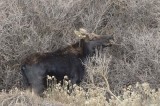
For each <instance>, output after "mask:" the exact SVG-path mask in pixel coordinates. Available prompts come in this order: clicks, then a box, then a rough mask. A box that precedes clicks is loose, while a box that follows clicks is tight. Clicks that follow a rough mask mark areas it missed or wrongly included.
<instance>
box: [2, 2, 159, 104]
mask: <svg viewBox="0 0 160 106" xmlns="http://www.w3.org/2000/svg"><path fill="white" fill-rule="evenodd" d="M159 23H160V1H159V0H0V90H3V91H2V92H1V93H0V103H1V105H2V106H8V105H9V106H38V105H40V106H63V105H71V106H74V105H78V106H146V105H148V106H151V105H153V106H159V105H160V98H159V96H160V90H159V88H160V26H159ZM81 27H83V28H86V29H87V30H89V31H90V32H94V33H96V34H100V35H101V34H103V35H110V34H113V35H114V36H115V40H116V45H114V46H113V47H112V48H111V49H106V50H105V51H103V53H98V52H97V54H96V55H95V56H94V57H93V58H90V59H88V61H87V62H86V63H84V64H85V65H86V69H87V74H86V78H85V80H84V81H83V82H82V85H81V87H75V89H74V91H73V93H72V94H70V95H68V94H67V93H66V90H65V89H64V88H63V87H58V88H56V87H55V88H54V89H53V90H52V91H48V92H46V95H47V96H46V97H45V98H40V97H37V96H35V95H34V94H31V93H30V92H27V91H21V90H20V89H21V88H22V87H21V74H20V64H21V61H22V60H23V59H24V58H25V57H26V56H27V55H29V54H31V53H33V52H47V51H55V50H57V49H58V48H63V47H65V46H67V45H69V44H72V43H74V42H76V41H77V40H78V38H76V37H75V36H74V34H73V31H74V30H75V29H79V28H81ZM93 63H94V64H93ZM137 82H139V83H137ZM146 82H147V83H146ZM131 85H132V86H131ZM57 86H58V85H57ZM15 87H18V89H14V88H15ZM11 89H12V90H11ZM8 91H9V92H8ZM6 92H7V93H6Z"/></svg>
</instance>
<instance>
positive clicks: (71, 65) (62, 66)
mask: <svg viewBox="0 0 160 106" xmlns="http://www.w3.org/2000/svg"><path fill="white" fill-rule="evenodd" d="M75 35H78V36H79V37H81V39H80V40H79V41H78V42H77V43H75V44H72V45H70V46H68V47H66V48H63V49H58V50H57V51H55V52H49V53H35V54H32V55H30V56H28V57H27V58H26V59H25V60H24V62H23V64H22V67H21V73H22V76H23V85H24V87H25V88H32V89H33V91H34V92H35V93H36V94H39V95H40V94H42V93H43V91H44V90H45V89H46V88H47V82H46V78H47V75H50V76H55V77H56V79H57V81H62V80H63V78H64V76H65V75H67V76H68V78H69V79H70V80H71V83H72V84H78V85H79V84H80V82H81V81H82V79H83V77H84V74H85V66H84V64H83V62H84V61H85V60H86V59H87V57H90V56H93V54H94V53H95V49H96V48H98V47H101V48H104V47H110V46H111V45H112V44H113V43H114V38H113V36H100V35H96V34H94V33H88V32H87V31H86V30H85V29H82V28H81V29H80V30H79V31H75Z"/></svg>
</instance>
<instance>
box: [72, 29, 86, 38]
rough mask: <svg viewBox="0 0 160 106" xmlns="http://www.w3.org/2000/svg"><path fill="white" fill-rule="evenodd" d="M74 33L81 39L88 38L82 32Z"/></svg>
mask: <svg viewBox="0 0 160 106" xmlns="http://www.w3.org/2000/svg"><path fill="white" fill-rule="evenodd" d="M74 33H75V34H76V35H77V36H78V37H80V38H85V37H86V35H83V34H82V33H81V32H80V31H77V30H75V31H74Z"/></svg>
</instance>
